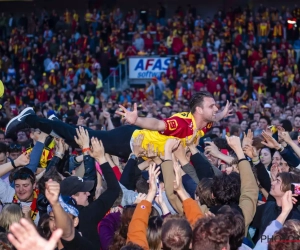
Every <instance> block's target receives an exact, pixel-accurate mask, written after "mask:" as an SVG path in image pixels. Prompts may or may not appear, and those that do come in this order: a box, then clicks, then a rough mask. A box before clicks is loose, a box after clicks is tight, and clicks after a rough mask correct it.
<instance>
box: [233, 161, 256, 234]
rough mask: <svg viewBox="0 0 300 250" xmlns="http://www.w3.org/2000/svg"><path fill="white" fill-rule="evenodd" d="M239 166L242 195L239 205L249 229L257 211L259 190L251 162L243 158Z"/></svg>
mask: <svg viewBox="0 0 300 250" xmlns="http://www.w3.org/2000/svg"><path fill="white" fill-rule="evenodd" d="M238 166H239V170H240V178H241V196H240V200H239V206H240V208H241V209H242V211H243V214H244V218H245V227H246V229H247V227H248V226H249V224H250V223H251V221H252V220H253V217H254V215H255V212H256V206H257V199H258V191H259V190H258V186H257V183H256V180H255V177H254V174H253V172H252V169H251V166H250V163H249V162H248V161H247V160H243V161H241V162H240V163H239V164H238Z"/></svg>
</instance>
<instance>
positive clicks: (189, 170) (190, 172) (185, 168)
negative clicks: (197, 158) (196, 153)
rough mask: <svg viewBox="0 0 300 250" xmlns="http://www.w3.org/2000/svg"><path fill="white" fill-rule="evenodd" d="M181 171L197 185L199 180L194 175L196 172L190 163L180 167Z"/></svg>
mask: <svg viewBox="0 0 300 250" xmlns="http://www.w3.org/2000/svg"><path fill="white" fill-rule="evenodd" d="M182 170H183V171H184V172H185V173H186V174H187V175H189V176H190V177H191V178H192V179H193V181H194V182H195V183H196V184H198V183H199V179H198V176H197V173H196V170H195V168H194V166H193V165H192V164H190V163H188V164H186V165H184V166H182Z"/></svg>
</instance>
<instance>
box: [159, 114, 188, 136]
mask: <svg viewBox="0 0 300 250" xmlns="http://www.w3.org/2000/svg"><path fill="white" fill-rule="evenodd" d="M186 120H188V118H186V119H183V118H181V117H178V116H172V117H169V118H167V119H164V120H163V122H164V123H165V130H164V131H163V132H159V133H161V134H163V135H167V136H174V137H178V138H185V137H186V128H187V126H188V123H187V121H186ZM190 120H191V119H190ZM191 121H192V120H191Z"/></svg>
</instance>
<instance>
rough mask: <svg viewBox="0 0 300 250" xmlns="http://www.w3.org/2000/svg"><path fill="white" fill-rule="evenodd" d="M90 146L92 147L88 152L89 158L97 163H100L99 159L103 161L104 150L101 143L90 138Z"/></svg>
mask: <svg viewBox="0 0 300 250" xmlns="http://www.w3.org/2000/svg"><path fill="white" fill-rule="evenodd" d="M91 144H92V147H91V150H90V151H89V154H90V156H92V157H93V158H94V159H96V160H97V161H100V159H105V150H104V147H103V144H102V141H101V140H100V141H99V140H98V139H97V138H95V137H92V139H91ZM105 161H106V159H105Z"/></svg>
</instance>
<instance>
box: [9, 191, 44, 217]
mask: <svg viewBox="0 0 300 250" xmlns="http://www.w3.org/2000/svg"><path fill="white" fill-rule="evenodd" d="M38 195H39V190H38V189H34V190H33V200H32V203H31V206H30V209H31V212H30V216H31V219H32V221H34V220H35V219H36V216H37V214H38V212H39V210H38V208H37V204H36V202H37V198H38ZM12 203H20V201H19V199H18V197H17V195H16V194H15V195H14V198H13V201H12Z"/></svg>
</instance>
